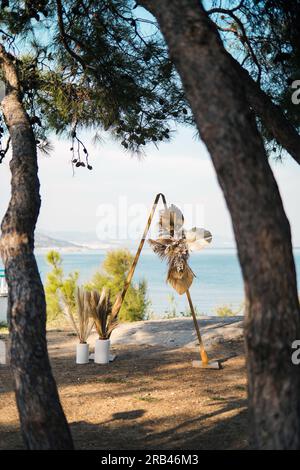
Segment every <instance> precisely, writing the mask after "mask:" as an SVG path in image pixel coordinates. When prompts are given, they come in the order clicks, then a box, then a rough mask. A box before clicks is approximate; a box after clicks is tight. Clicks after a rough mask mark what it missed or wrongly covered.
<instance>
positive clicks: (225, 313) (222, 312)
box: [215, 304, 243, 317]
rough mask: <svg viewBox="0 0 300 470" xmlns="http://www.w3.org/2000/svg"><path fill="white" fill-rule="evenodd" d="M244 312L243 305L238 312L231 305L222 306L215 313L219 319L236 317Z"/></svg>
mask: <svg viewBox="0 0 300 470" xmlns="http://www.w3.org/2000/svg"><path fill="white" fill-rule="evenodd" d="M242 310H243V304H242V305H241V306H240V307H239V308H238V309H237V310H233V309H232V307H231V306H230V305H221V306H220V307H217V308H216V309H215V312H216V314H217V315H218V317H235V316H236V315H240V314H241V313H242Z"/></svg>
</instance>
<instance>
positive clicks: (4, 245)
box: [0, 45, 73, 449]
mask: <svg viewBox="0 0 300 470" xmlns="http://www.w3.org/2000/svg"><path fill="white" fill-rule="evenodd" d="M0 66H1V68H2V71H3V75H4V77H5V81H6V96H5V98H4V99H3V101H2V110H3V114H4V118H5V122H6V124H7V127H8V130H9V133H10V136H11V144H12V159H11V162H10V168H11V174H12V180H11V199H10V203H9V206H8V209H7V212H6V214H5V216H4V219H3V221H2V226H1V229H2V236H1V242H0V251H1V256H2V259H3V262H4V265H5V275H6V278H7V283H8V288H9V296H8V304H9V305H8V319H9V330H10V360H11V368H12V371H13V376H14V383H15V392H16V400H17V406H18V410H19V415H20V422H21V431H22V435H23V438H24V442H25V445H26V447H27V448H28V449H72V448H73V444H72V438H71V434H70V431H69V428H68V424H67V421H66V419H65V416H64V413H63V410H62V407H61V404H60V401H59V397H58V392H57V388H56V384H55V381H54V378H53V376H52V372H51V367H50V362H49V358H48V352H47V344H46V305H45V295H44V290H43V285H42V282H41V279H40V275H39V271H38V268H37V264H36V260H35V257H34V254H33V248H34V229H35V224H36V221H37V217H38V214H39V210H40V195H39V180H38V174H37V173H38V166H37V155H36V143H35V138H34V134H33V132H32V127H31V125H30V121H29V118H28V116H27V114H26V112H25V110H24V108H23V106H22V101H21V95H20V89H19V81H18V75H17V70H16V64H15V59H14V58H13V57H12V56H11V55H10V54H8V53H6V51H5V49H4V47H3V46H2V45H0Z"/></svg>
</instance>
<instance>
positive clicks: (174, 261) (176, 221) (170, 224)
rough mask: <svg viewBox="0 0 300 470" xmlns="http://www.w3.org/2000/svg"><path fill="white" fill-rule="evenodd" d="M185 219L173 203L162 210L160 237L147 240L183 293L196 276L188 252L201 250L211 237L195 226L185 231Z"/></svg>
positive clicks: (177, 288) (169, 276) (178, 290)
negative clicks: (163, 261) (189, 261)
mask: <svg viewBox="0 0 300 470" xmlns="http://www.w3.org/2000/svg"><path fill="white" fill-rule="evenodd" d="M183 222H184V217H183V214H182V212H181V211H180V209H178V207H176V206H174V204H172V205H171V206H170V207H168V208H167V209H164V210H162V211H160V214H159V238H158V239H157V240H151V239H150V240H148V242H149V244H150V246H151V248H152V249H153V251H154V253H156V254H157V255H158V256H159V257H160V258H161V259H162V260H166V261H167V263H168V274H167V282H169V284H171V286H172V287H173V288H174V289H175V290H176V291H177V292H178V294H180V295H181V294H184V293H185V292H187V290H188V289H189V288H190V286H191V285H192V282H193V280H194V277H195V274H194V273H193V271H192V270H191V268H190V266H189V265H188V259H189V256H190V254H189V251H196V250H199V249H202V248H204V246H206V245H207V244H208V243H210V242H211V240H212V235H211V233H210V232H209V231H208V230H205V229H201V228H196V227H194V228H192V229H191V230H188V231H185V230H184V228H183Z"/></svg>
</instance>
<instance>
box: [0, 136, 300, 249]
mask: <svg viewBox="0 0 300 470" xmlns="http://www.w3.org/2000/svg"><path fill="white" fill-rule="evenodd" d="M83 138H84V142H85V144H86V146H87V148H88V150H89V153H90V163H91V164H92V166H93V170H92V171H88V170H87V169H85V168H79V169H76V172H75V175H74V176H73V174H72V168H71V164H70V158H71V152H70V142H68V141H66V140H58V139H57V138H56V137H54V138H52V139H51V141H52V144H53V145H54V151H53V152H52V154H51V156H49V157H45V156H44V155H40V156H39V177H40V181H41V196H42V207H41V212H40V217H39V221H38V225H37V229H38V230H39V231H40V232H43V233H45V234H48V235H50V236H54V235H55V236H56V237H57V238H58V237H59V236H60V235H61V238H64V239H66V234H65V232H71V233H70V234H69V235H68V238H69V240H70V239H71V240H72V238H73V239H74V240H75V241H76V238H75V235H76V234H82V232H84V233H88V232H89V239H94V240H95V241H96V240H102V241H103V240H104V241H108V243H109V241H110V240H116V239H117V240H120V241H121V243H122V240H125V239H133V240H134V239H138V238H139V237H140V235H141V233H142V231H143V227H144V225H145V222H146V219H147V215H148V211H149V209H150V208H151V205H152V202H153V199H154V197H155V194H156V193H158V192H163V193H164V194H165V195H166V197H167V200H168V202H169V203H174V204H176V205H178V206H179V207H180V208H181V209H182V210H183V212H184V215H185V219H186V220H185V226H186V228H191V227H192V226H202V227H205V228H206V229H208V230H210V231H211V232H212V234H213V235H214V236H215V237H216V238H215V240H217V239H220V240H222V243H223V242H224V243H225V244H226V245H230V244H231V240H233V234H232V227H231V220H230V216H229V213H228V210H227V208H226V204H225V201H224V198H223V194H222V192H221V190H220V188H219V185H218V182H217V180H216V175H215V171H214V168H213V166H212V163H211V160H210V157H209V155H208V153H207V151H206V148H205V146H204V144H203V143H202V142H201V141H200V140H198V139H195V138H194V130H192V129H187V128H183V127H179V128H178V130H177V132H176V133H175V135H174V137H173V139H172V141H171V142H170V143H164V144H161V145H160V146H159V149H156V148H155V146H153V145H149V146H147V147H146V156H145V157H143V158H137V157H133V156H131V155H130V154H129V153H126V152H125V151H123V149H122V147H121V146H120V145H119V144H117V143H115V142H112V141H111V140H110V139H109V138H107V139H106V140H105V142H103V143H101V144H97V145H95V144H93V142H92V135H91V134H84V135H83ZM272 169H273V171H274V173H275V177H276V179H277V182H278V185H279V188H280V192H281V196H282V198H283V203H284V207H285V210H286V213H287V216H288V218H289V220H290V223H291V228H292V236H293V244H294V246H300V218H299V216H298V214H299V209H298V207H299V200H300V198H299V196H300V185H299V181H300V178H299V176H300V168H299V165H297V164H296V163H294V162H293V160H292V159H291V158H290V157H288V156H287V158H286V160H285V161H284V163H275V162H272ZM233 184H234V182H233ZM0 188H1V198H0V217H1V218H2V217H3V215H4V212H5V209H6V207H7V204H8V201H9V195H10V172H9V165H8V159H6V160H5V162H3V164H2V165H1V166H0ZM82 238H84V234H83V237H82ZM87 238H88V237H87Z"/></svg>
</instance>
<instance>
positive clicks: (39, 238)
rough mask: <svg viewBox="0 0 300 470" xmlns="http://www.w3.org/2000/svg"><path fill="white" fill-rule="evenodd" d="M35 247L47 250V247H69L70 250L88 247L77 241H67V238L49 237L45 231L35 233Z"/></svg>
mask: <svg viewBox="0 0 300 470" xmlns="http://www.w3.org/2000/svg"><path fill="white" fill-rule="evenodd" d="M35 248H36V249H37V250H46V249H49V250H50V249H53V248H57V249H68V250H70V251H76V250H77V251H80V250H83V249H85V250H86V249H88V248H87V247H85V246H83V245H77V244H75V243H71V242H67V241H66V240H61V239H57V238H52V237H48V236H47V235H44V234H43V233H39V232H37V233H36V234H35Z"/></svg>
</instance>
